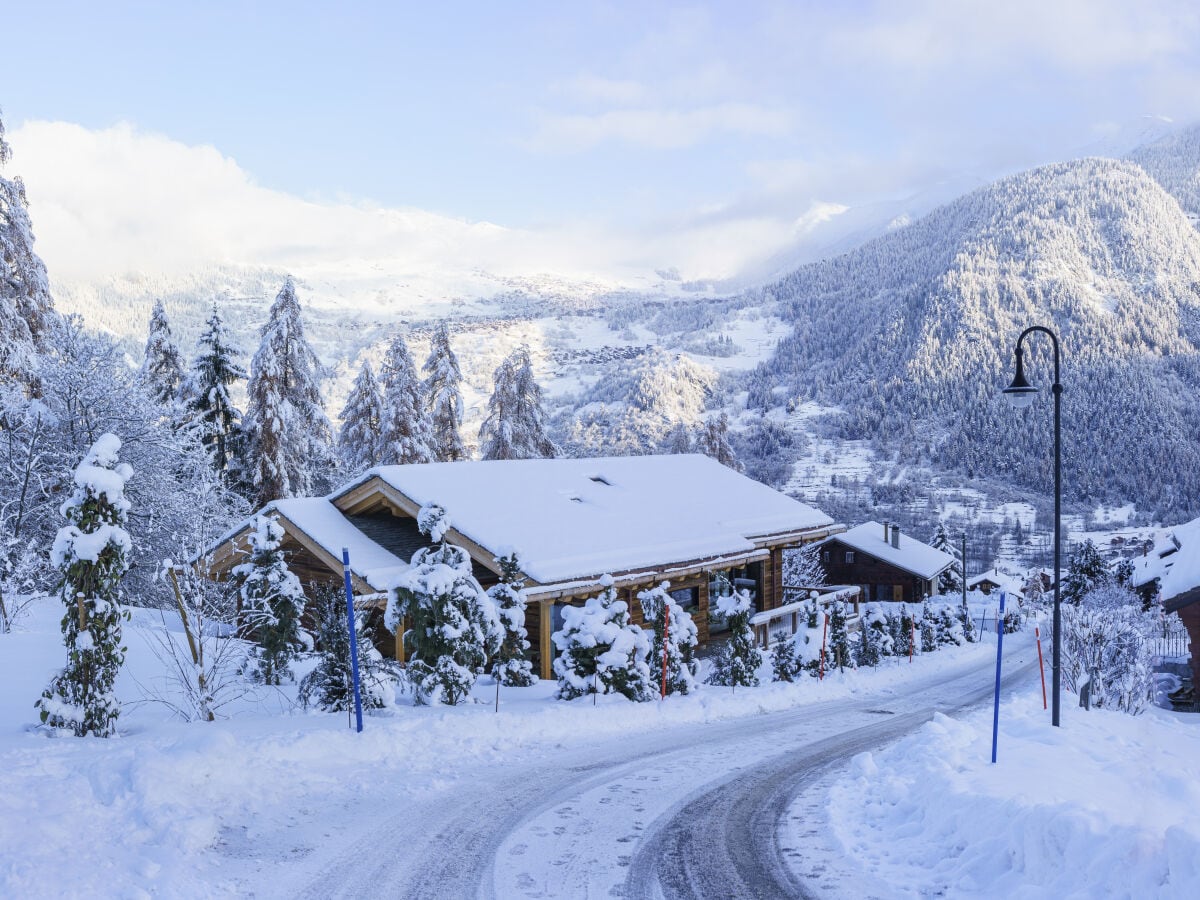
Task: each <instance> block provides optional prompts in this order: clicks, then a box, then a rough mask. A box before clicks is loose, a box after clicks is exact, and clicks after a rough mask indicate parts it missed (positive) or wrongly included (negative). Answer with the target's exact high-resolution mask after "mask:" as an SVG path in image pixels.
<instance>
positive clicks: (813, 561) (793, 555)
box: [783, 542, 826, 587]
mask: <svg viewBox="0 0 1200 900" xmlns="http://www.w3.org/2000/svg"><path fill="white" fill-rule="evenodd" d="M825 581H826V575H825V567H824V566H823V565H821V545H820V544H818V543H815V542H814V543H809V544H805V545H804V546H803V547H796V548H794V549H791V550H784V551H783V583H784V585H785V586H789V587H790V586H797V587H820V586H821V585H823V584H825Z"/></svg>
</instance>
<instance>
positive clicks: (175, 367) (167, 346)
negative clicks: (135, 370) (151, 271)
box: [141, 300, 183, 406]
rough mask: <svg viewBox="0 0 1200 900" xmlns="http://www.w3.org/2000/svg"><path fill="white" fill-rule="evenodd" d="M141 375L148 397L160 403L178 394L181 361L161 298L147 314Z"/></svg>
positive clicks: (170, 402)
mask: <svg viewBox="0 0 1200 900" xmlns="http://www.w3.org/2000/svg"><path fill="white" fill-rule="evenodd" d="M141 378H142V383H143V384H145V385H146V391H147V393H149V395H150V398H151V399H152V400H153V401H154V402H155V403H157V404H159V405H160V406H168V405H170V404H172V403H174V402H175V400H176V399H177V397H178V396H179V386H180V384H181V383H182V381H183V364H182V362H181V361H180V358H179V348H178V347H177V346H176V345H175V341H174V340H173V339H172V337H171V325H170V323H169V322H168V321H167V312H166V310H165V309H163V304H162V301H161V300H156V301H155V303H154V312H152V313H151V314H150V335H149V337H147V338H146V353H145V357H144V359H143V361H142V369H141Z"/></svg>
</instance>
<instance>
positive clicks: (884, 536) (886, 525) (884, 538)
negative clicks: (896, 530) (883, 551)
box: [883, 522, 888, 544]
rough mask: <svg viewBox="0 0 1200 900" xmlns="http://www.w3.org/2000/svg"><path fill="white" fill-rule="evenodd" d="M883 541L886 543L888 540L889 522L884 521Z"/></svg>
mask: <svg viewBox="0 0 1200 900" xmlns="http://www.w3.org/2000/svg"><path fill="white" fill-rule="evenodd" d="M883 542H884V543H885V544H886V543H887V542H888V523H887V522H884V523H883Z"/></svg>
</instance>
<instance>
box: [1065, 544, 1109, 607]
mask: <svg viewBox="0 0 1200 900" xmlns="http://www.w3.org/2000/svg"><path fill="white" fill-rule="evenodd" d="M1112 580H1113V575H1112V572H1111V571H1110V570H1109V568H1108V564H1107V563H1105V562H1104V557H1102V556H1101V555H1100V551H1099V550H1098V549H1097V548H1096V545H1095V544H1093V543H1092V540H1091V538H1088V539H1087V540H1086V541H1084V542H1083V543H1082V544H1080V545H1079V546H1078V547H1076V548H1075V552H1074V553H1072V554H1071V563H1070V565H1069V566H1068V567H1067V574H1066V575H1064V576H1063V582H1062V602H1063V603H1074V604H1075V605H1079V603H1080V602H1081V601H1082V600H1083V598H1084V597H1086V596H1087V595H1088V594H1090V593H1091V592H1092V591H1094V590H1095V589H1096V588H1098V587H1100V586H1102V585H1105V584H1108V583H1109V582H1111V581H1112Z"/></svg>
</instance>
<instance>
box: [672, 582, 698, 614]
mask: <svg viewBox="0 0 1200 900" xmlns="http://www.w3.org/2000/svg"><path fill="white" fill-rule="evenodd" d="M667 593H668V594H670V595H671V599H672V600H674V601H675V602H676V603H678V604H679V605H680V606H682V607H683V608H684V609H686V610H688V612H691V611H692V610H693V609H695V608H696V606H697V605H698V604H699V603H700V587H699V585H693V586H692V587H685V588H678V589H676V590H674V591H667Z"/></svg>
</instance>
